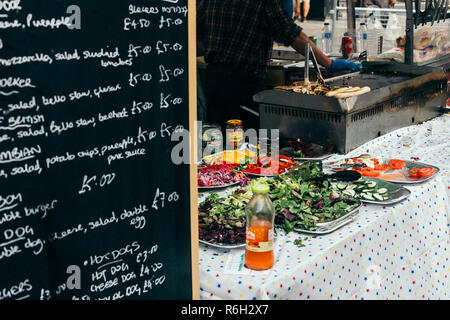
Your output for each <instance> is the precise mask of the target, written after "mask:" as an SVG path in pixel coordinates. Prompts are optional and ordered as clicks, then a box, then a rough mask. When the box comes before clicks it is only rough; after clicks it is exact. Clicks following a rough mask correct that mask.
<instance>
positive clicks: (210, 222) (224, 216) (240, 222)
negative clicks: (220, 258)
mask: <svg viewBox="0 0 450 320" xmlns="http://www.w3.org/2000/svg"><path fill="white" fill-rule="evenodd" d="M251 198H252V192H251V189H250V188H239V189H236V190H234V191H233V192H232V193H231V194H229V195H227V196H219V194H218V193H212V194H211V195H209V196H208V197H207V198H206V199H205V200H203V201H202V202H201V203H200V206H199V208H198V212H199V213H198V218H199V227H200V230H199V238H200V239H201V240H204V241H208V242H211V243H227V244H240V243H244V242H245V222H246V219H245V207H246V206H247V203H248V202H249V201H250V199H251Z"/></svg>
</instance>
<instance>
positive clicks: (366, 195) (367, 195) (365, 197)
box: [364, 194, 375, 201]
mask: <svg viewBox="0 0 450 320" xmlns="http://www.w3.org/2000/svg"><path fill="white" fill-rule="evenodd" d="M364 199H366V200H372V201H374V200H375V198H374V197H372V195H371V194H364Z"/></svg>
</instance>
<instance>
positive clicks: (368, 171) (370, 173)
mask: <svg viewBox="0 0 450 320" xmlns="http://www.w3.org/2000/svg"><path fill="white" fill-rule="evenodd" d="M359 173H361V174H362V175H363V176H365V177H378V176H379V175H380V171H377V170H375V169H373V168H370V167H365V168H362V169H361V170H360V171H359Z"/></svg>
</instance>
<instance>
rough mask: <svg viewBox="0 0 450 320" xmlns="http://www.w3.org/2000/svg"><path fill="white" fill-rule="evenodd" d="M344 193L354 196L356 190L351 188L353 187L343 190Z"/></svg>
mask: <svg viewBox="0 0 450 320" xmlns="http://www.w3.org/2000/svg"><path fill="white" fill-rule="evenodd" d="M342 193H343V194H345V195H347V196H350V197H354V196H355V195H356V192H355V190H351V189H347V190H344V192H342Z"/></svg>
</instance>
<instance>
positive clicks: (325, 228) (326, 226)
mask: <svg viewBox="0 0 450 320" xmlns="http://www.w3.org/2000/svg"><path fill="white" fill-rule="evenodd" d="M361 207H362V203H361V205H360V206H359V207H357V208H355V209H354V210H352V211H350V212H349V213H347V214H345V215H343V216H342V217H340V218H338V219H336V220H333V221H330V222H324V223H318V224H317V229H316V230H314V231H311V230H303V229H299V228H296V229H294V231H296V232H300V233H308V234H315V235H324V234H329V233H332V232H334V231H336V230H338V229H340V228H342V227H343V226H345V225H347V224H349V223H350V222H352V221H353V217H354V216H355V215H357V214H358V213H359V209H360V208H361Z"/></svg>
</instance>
